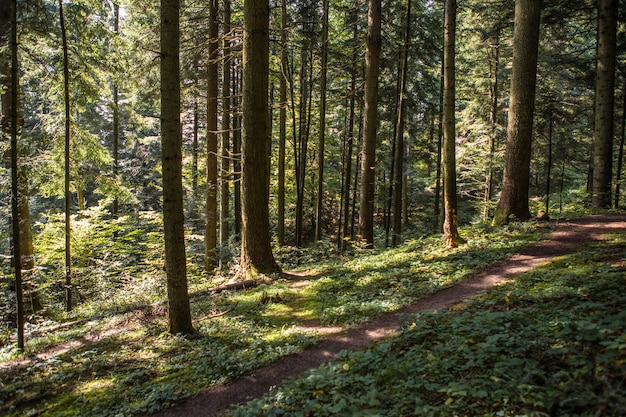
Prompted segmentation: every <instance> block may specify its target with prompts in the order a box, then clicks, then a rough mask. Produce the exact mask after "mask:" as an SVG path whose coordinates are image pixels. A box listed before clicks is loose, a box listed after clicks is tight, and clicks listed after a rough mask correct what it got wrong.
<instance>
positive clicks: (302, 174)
mask: <svg viewBox="0 0 626 417" xmlns="http://www.w3.org/2000/svg"><path fill="white" fill-rule="evenodd" d="M312 67H313V62H312V51H311V50H309V48H303V49H302V51H301V66H300V102H299V103H298V111H297V112H296V110H295V109H296V107H295V106H296V104H295V92H294V80H293V74H292V73H293V71H291V72H290V74H289V75H290V85H291V88H290V89H291V107H292V120H293V137H294V139H293V140H294V144H293V145H294V158H295V176H296V213H295V227H296V230H295V237H296V246H301V245H302V243H303V227H304V190H305V185H306V166H307V154H308V147H309V145H308V141H309V131H310V121H311V105H312V104H311V103H312V100H311V95H312V92H313V85H312V84H313V77H312ZM296 113H297V114H298V116H299V118H296Z"/></svg>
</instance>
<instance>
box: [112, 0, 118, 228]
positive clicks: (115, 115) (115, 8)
mask: <svg viewBox="0 0 626 417" xmlns="http://www.w3.org/2000/svg"><path fill="white" fill-rule="evenodd" d="M113 14H114V19H115V22H114V24H113V31H114V32H115V34H116V35H117V36H119V33H120V5H119V4H118V3H113ZM117 84H118V83H117V79H115V80H114V81H113V179H114V180H115V181H118V180H119V178H118V177H119V166H120V163H119V144H120V108H119V94H118V87H117ZM118 213H119V198H118V196H117V194H116V195H115V197H114V198H113V213H112V214H113V219H117V217H118ZM117 234H118V232H117V230H116V231H115V232H114V233H113V237H114V238H117Z"/></svg>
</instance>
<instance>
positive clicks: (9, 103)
mask: <svg viewBox="0 0 626 417" xmlns="http://www.w3.org/2000/svg"><path fill="white" fill-rule="evenodd" d="M5 45H8V51H9V52H8V53H5V52H4V51H0V54H1V55H0V71H2V72H1V73H0V77H1V79H0V87H2V90H4V91H2V103H1V104H2V107H1V109H0V115H1V116H2V120H1V125H2V129H1V131H0V133H1V134H2V136H4V135H7V136H9V137H10V168H11V223H12V229H11V230H12V234H13V236H12V237H13V239H12V246H13V269H14V276H15V300H16V306H15V311H16V323H15V324H16V327H17V347H18V348H19V349H22V350H23V349H24V325H25V317H24V297H23V284H22V263H23V262H22V247H21V246H22V239H21V237H20V236H21V230H20V229H21V227H20V220H21V216H20V204H19V200H20V198H23V197H22V196H21V195H20V187H19V171H20V169H19V166H18V153H19V151H18V142H17V140H18V133H19V132H18V129H19V128H18V123H19V117H18V102H19V98H18V86H19V83H18V57H17V1H15V0H14V1H11V2H4V3H3V4H2V5H1V6H0V48H2V49H4V48H5ZM9 56H10V58H9Z"/></svg>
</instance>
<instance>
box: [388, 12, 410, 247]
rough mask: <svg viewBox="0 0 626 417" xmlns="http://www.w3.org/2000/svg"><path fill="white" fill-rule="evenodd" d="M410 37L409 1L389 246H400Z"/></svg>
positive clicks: (403, 51)
mask: <svg viewBox="0 0 626 417" xmlns="http://www.w3.org/2000/svg"><path fill="white" fill-rule="evenodd" d="M410 36H411V0H407V2H406V24H405V28H404V44H403V49H402V54H401V56H402V58H401V63H400V65H401V68H402V69H401V71H400V95H399V98H398V120H397V123H396V150H395V163H394V167H395V170H394V171H395V172H394V173H393V235H392V237H391V246H392V247H394V248H395V247H396V246H397V245H399V244H400V233H401V231H402V184H403V176H404V166H403V165H404V164H403V162H404V107H405V106H404V94H405V89H406V73H407V65H408V58H409V51H408V49H409V40H410V39H409V38H410Z"/></svg>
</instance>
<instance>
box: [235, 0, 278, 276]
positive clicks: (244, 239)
mask: <svg viewBox="0 0 626 417" xmlns="http://www.w3.org/2000/svg"><path fill="white" fill-rule="evenodd" d="M268 84H269V1H268V0H264V1H255V2H251V1H247V2H245V3H244V37H243V130H242V171H243V172H242V177H241V209H242V215H241V220H242V231H241V271H240V277H241V278H246V279H249V278H252V279H254V278H256V276H257V275H258V274H259V273H262V274H266V273H271V272H275V271H278V270H279V268H278V265H277V264H276V261H275V260H274V255H273V254H272V248H271V241H270V225H269V175H270V170H269V158H270V146H271V137H270V126H269V118H268V114H269V109H268V102H267V100H268Z"/></svg>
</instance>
